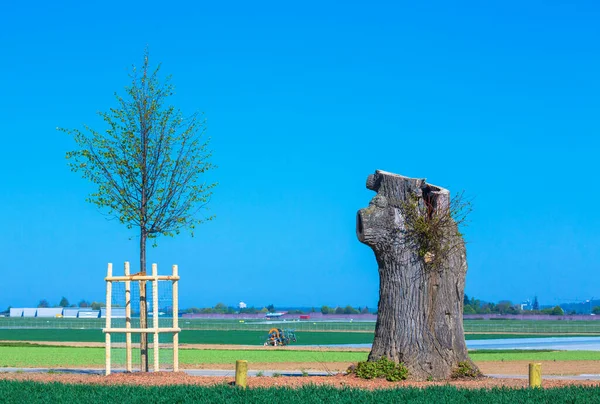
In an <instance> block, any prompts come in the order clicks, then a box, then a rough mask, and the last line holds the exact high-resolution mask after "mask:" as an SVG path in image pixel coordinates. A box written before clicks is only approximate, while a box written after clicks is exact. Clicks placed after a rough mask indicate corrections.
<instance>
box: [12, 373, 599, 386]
mask: <svg viewBox="0 0 600 404" xmlns="http://www.w3.org/2000/svg"><path fill="white" fill-rule="evenodd" d="M0 379H4V380H18V381H24V380H28V381H35V382H44V383H48V382H59V383H67V384H95V385H114V384H127V385H139V386H165V385H181V384H184V385H198V386H213V385H224V384H230V383H232V382H233V381H234V378H233V377H207V376H189V375H186V374H185V373H182V372H178V373H172V372H158V373H147V374H141V373H133V374H124V373H119V374H113V375H110V376H99V375H82V374H60V373H59V374H49V373H0ZM308 384H310V385H325V386H333V387H337V388H345V387H354V388H361V389H368V390H372V389H381V388H398V387H420V388H425V387H429V386H445V385H453V386H456V387H460V388H468V389H475V388H492V387H501V386H505V387H510V388H525V387H527V386H528V381H527V380H522V379H492V378H485V377H484V378H480V379H476V380H456V381H450V382H416V381H403V382H394V383H392V382H388V381H386V380H383V379H377V380H363V379H359V378H357V377H355V376H353V375H336V376H309V377H284V376H282V377H250V378H248V387H250V388H254V387H283V386H285V387H301V386H304V385H308ZM573 384H576V385H583V386H600V383H599V382H598V381H592V380H544V381H543V387H544V388H549V387H563V386H568V385H573Z"/></svg>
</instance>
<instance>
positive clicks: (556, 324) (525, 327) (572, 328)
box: [0, 318, 600, 335]
mask: <svg viewBox="0 0 600 404" xmlns="http://www.w3.org/2000/svg"><path fill="white" fill-rule="evenodd" d="M132 322H133V324H132V325H133V326H134V327H135V326H136V325H137V323H138V322H139V319H133V320H132ZM122 324H124V319H115V320H113V326H120V325H122ZM160 325H161V326H164V327H170V326H171V325H172V319H170V318H160ZM104 326H105V320H104V319H66V318H0V329H10V328H33V329H36V328H49V329H96V330H98V329H102V328H103V327H104ZM179 326H180V327H181V329H183V330H198V331H201V330H214V331H264V332H267V331H268V330H269V329H270V328H272V327H277V328H290V329H294V330H296V331H300V332H331V331H340V332H342V331H343V332H366V333H372V332H374V330H375V322H366V321H365V322H363V321H346V322H341V321H331V322H329V321H257V320H247V321H245V320H205V319H201V320H199V319H185V318H181V319H180V320H179ZM464 329H465V332H466V333H505V334H586V335H593V334H600V321H549V320H541V321H539V320H538V321H534V320H465V321H464Z"/></svg>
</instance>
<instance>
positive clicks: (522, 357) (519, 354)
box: [469, 349, 600, 362]
mask: <svg viewBox="0 0 600 404" xmlns="http://www.w3.org/2000/svg"><path fill="white" fill-rule="evenodd" d="M469 356H470V357H471V359H473V360H474V361H475V362H494V361H597V360H600V351H547V350H543V351H518V350H509V349H507V350H492V349H490V350H479V351H471V352H469Z"/></svg>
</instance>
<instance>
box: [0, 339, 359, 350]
mask: <svg viewBox="0 0 600 404" xmlns="http://www.w3.org/2000/svg"><path fill="white" fill-rule="evenodd" d="M0 343H27V344H31V345H32V346H35V345H44V346H66V347H89V348H104V347H105V343H104V342H77V341H0ZM179 349H223V350H235V351H237V350H252V351H254V350H256V351H263V350H264V351H336V352H370V351H371V348H348V347H323V346H319V345H288V346H276V347H275V346H263V345H225V344H179Z"/></svg>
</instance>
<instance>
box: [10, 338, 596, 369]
mask: <svg viewBox="0 0 600 404" xmlns="http://www.w3.org/2000/svg"><path fill="white" fill-rule="evenodd" d="M164 352H165V353H166V352H167V351H166V350H164ZM123 356H124V355H123ZM150 356H152V353H150ZM367 356H368V353H367V352H343V351H318V350H315V351H296V350H289V351H288V350H268V349H266V350H223V349H210V350H208V349H182V350H180V351H179V361H180V363H181V364H182V365H198V364H227V363H229V364H232V363H235V361H236V360H238V359H245V360H247V361H249V362H251V363H285V362H319V363H328V362H348V363H351V362H358V361H362V360H366V359H367ZM470 356H471V359H473V360H474V361H475V362H486V361H524V360H529V361H541V360H545V361H572V360H576V361H577V360H582V361H583V360H587V361H590V360H600V352H598V351H512V350H507V351H491V350H490V351H483V350H482V351H473V352H470ZM88 366H89V367H102V366H104V348H85V347H78V348H75V347H56V346H38V345H29V344H6V343H5V344H3V345H0V367H88Z"/></svg>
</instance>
